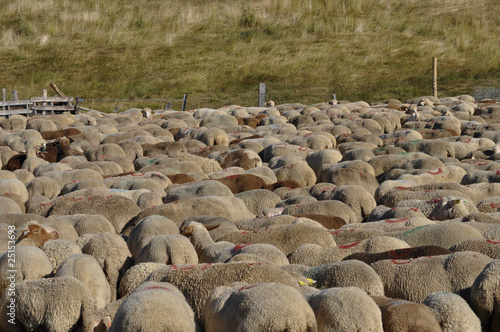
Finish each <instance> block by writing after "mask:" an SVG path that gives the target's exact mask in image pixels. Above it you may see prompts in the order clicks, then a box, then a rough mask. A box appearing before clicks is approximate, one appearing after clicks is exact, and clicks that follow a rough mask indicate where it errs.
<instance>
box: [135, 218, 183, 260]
mask: <svg viewBox="0 0 500 332" xmlns="http://www.w3.org/2000/svg"><path fill="white" fill-rule="evenodd" d="M166 234H179V228H178V226H177V225H176V224H175V222H173V221H172V220H170V219H168V218H166V217H163V216H158V215H151V216H149V217H146V218H144V219H142V220H140V221H139V222H138V223H137V225H136V226H135V227H134V228H133V229H132V230H131V232H130V234H129V236H128V239H127V246H128V248H129V250H130V252H131V254H132V257H133V258H134V259H135V258H136V257H137V254H138V253H139V250H140V248H142V247H143V246H144V245H145V244H146V243H147V241H149V240H150V239H152V238H153V237H154V236H157V235H166Z"/></svg>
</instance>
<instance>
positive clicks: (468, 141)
mask: <svg viewBox="0 0 500 332" xmlns="http://www.w3.org/2000/svg"><path fill="white" fill-rule="evenodd" d="M471 141H472V138H469V139H466V140H465V141H460V142H462V143H470V142H471Z"/></svg>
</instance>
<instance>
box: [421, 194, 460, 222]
mask: <svg viewBox="0 0 500 332" xmlns="http://www.w3.org/2000/svg"><path fill="white" fill-rule="evenodd" d="M466 202H467V200H465V199H453V198H448V197H444V198H443V199H441V201H440V202H439V203H438V205H436V207H435V208H434V209H433V210H432V212H431V213H430V214H429V219H431V220H447V219H453V218H458V217H463V216H465V215H467V214H469V211H468V209H467V207H466V206H465V203H466Z"/></svg>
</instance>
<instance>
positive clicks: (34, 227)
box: [29, 225, 42, 234]
mask: <svg viewBox="0 0 500 332" xmlns="http://www.w3.org/2000/svg"><path fill="white" fill-rule="evenodd" d="M41 231H42V228H41V227H40V226H38V225H30V226H29V232H30V233H33V234H40V233H41Z"/></svg>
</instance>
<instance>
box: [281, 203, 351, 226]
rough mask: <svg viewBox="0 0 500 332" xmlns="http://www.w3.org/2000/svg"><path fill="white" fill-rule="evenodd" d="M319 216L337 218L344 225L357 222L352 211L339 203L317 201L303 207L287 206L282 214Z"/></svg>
mask: <svg viewBox="0 0 500 332" xmlns="http://www.w3.org/2000/svg"><path fill="white" fill-rule="evenodd" d="M304 213H312V214H321V215H327V216H332V215H333V216H337V217H340V218H342V219H344V220H345V222H346V223H348V224H349V223H355V222H357V221H358V219H357V217H356V214H355V213H354V211H353V210H352V209H351V208H350V207H349V206H348V205H347V204H345V203H344V202H341V201H332V200H327V201H317V202H312V203H307V204H303V205H289V206H287V207H285V209H284V210H283V214H292V215H294V214H304Z"/></svg>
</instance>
